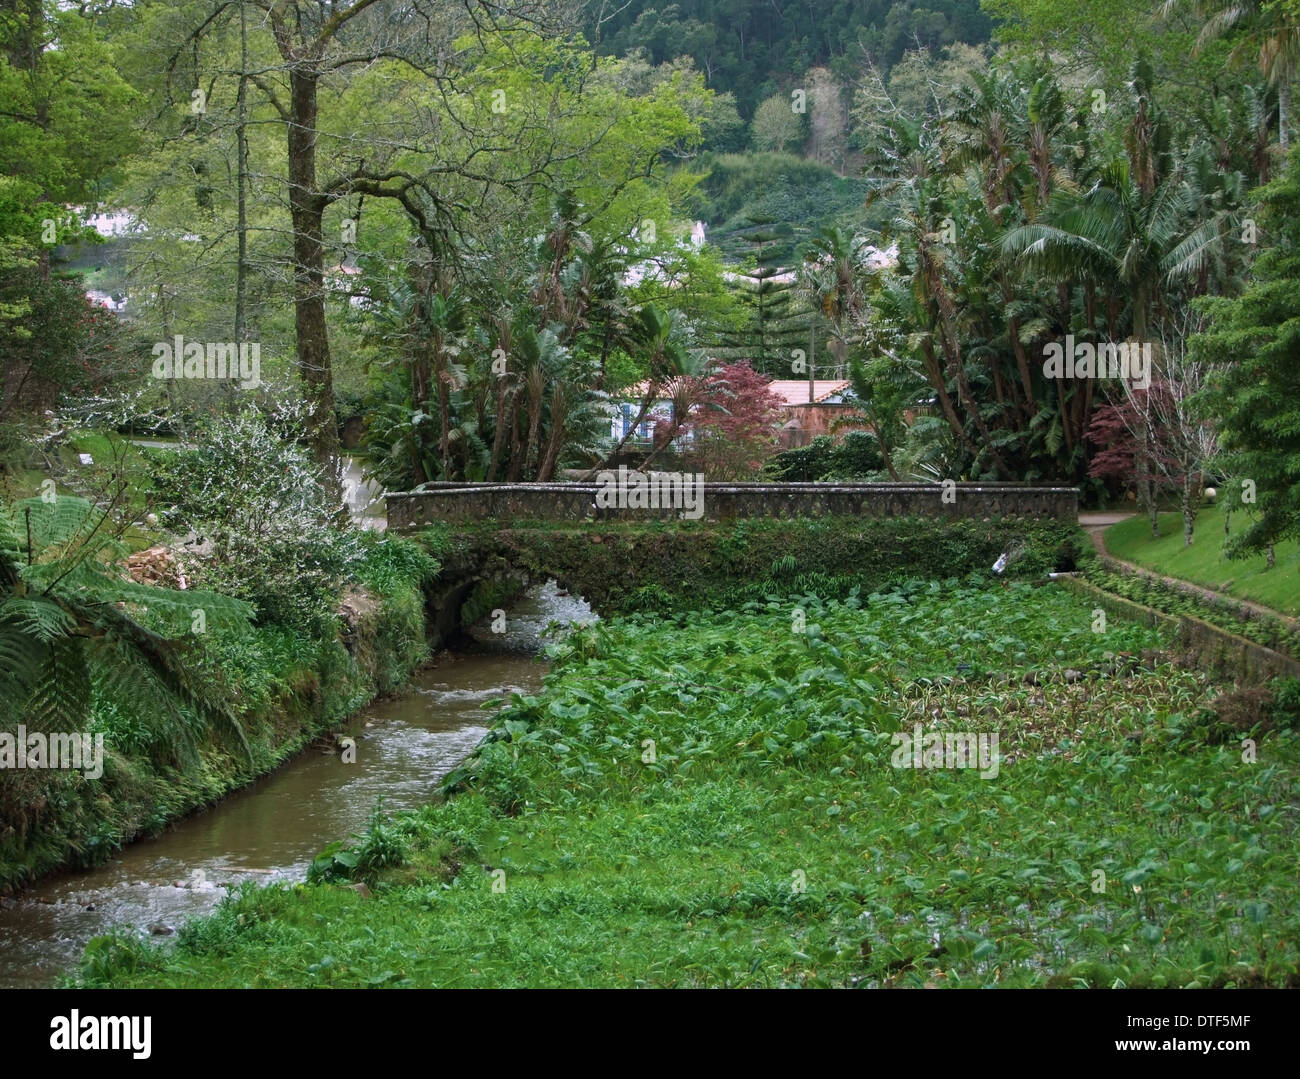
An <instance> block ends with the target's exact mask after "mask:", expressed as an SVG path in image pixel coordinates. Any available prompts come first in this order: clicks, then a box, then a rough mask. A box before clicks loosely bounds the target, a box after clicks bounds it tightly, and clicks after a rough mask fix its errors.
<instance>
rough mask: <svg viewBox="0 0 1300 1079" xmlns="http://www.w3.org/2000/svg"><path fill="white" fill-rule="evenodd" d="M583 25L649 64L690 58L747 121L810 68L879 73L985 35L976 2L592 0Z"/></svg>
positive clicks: (607, 49) (613, 51) (986, 22)
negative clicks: (912, 55)
mask: <svg viewBox="0 0 1300 1079" xmlns="http://www.w3.org/2000/svg"><path fill="white" fill-rule="evenodd" d="M589 12H590V13H589V15H588V21H587V33H588V35H589V36H590V38H591V40H593V41H596V42H598V43H599V48H600V51H601V52H602V53H605V54H610V55H623V54H625V53H628V52H631V51H632V50H634V49H644V50H645V53H646V55H647V57H648V58H649V59H650V60H651V61H652V62H654V63H662V62H664V61H667V60H672V59H675V58H676V57H678V56H690V57H691V58H692V59H694V61H695V65H696V67H698V68H699V69H700V70H701V71H702V72H704V75H705V77H706V79H707V80H708V84H709V86H710V88H712V89H714V90H717V91H719V92H720V93H727V92H730V93H734V94H735V95H736V101H737V103H738V104H739V105H740V107H741V113H742V115H743V116H744V117H745V118H746V119H748V118H749V117H750V116H752V115H753V112H754V109H755V108H756V107H757V106H758V103H759V102H760V101H761V100H762V99H763V98H764V97H766V96H768V95H769V94H771V93H775V92H778V91H780V90H782V89H784V88H785V87H786V86H788V85H790V84H791V80H793V79H796V78H798V77H799V76H801V75H802V74H803V73H804V72H805V71H807V70H808V69H809V68H812V67H817V66H823V65H824V66H827V67H829V68H830V69H831V70H832V71H833V72H835V74H836V75H837V76H839V77H841V78H844V77H848V76H850V75H851V74H852V72H853V71H854V70H855V68H856V66H857V65H858V64H860V63H861V61H862V59H863V58H864V57H868V58H870V59H871V60H872V61H873V62H875V63H876V64H878V65H879V66H880V67H881V68H882V69H883V70H884V71H886V72H887V71H888V70H889V69H890V68H892V67H893V66H894V64H896V63H897V62H898V61H899V60H900V59H902V57H903V54H904V53H905V52H906V51H907V50H909V49H929V50H934V51H938V50H939V49H942V48H943V47H944V46H946V45H951V44H952V43H953V42H957V41H963V42H967V43H970V44H979V43H982V42H985V41H987V40H988V39H989V34H990V31H991V28H992V25H993V23H992V20H991V19H989V17H988V16H987V15H986V14H984V13H983V12H982V11H981V10H980V4H979V0H922V2H920V3H917V2H914V0H904V2H902V3H893V2H891V0H802V2H794V0H769V2H767V3H753V2H751V0H678V2H677V3H664V2H663V0H631V2H630V3H627V4H617V3H614V2H613V0H610V2H607V3H597V4H593V5H592V6H591V8H590V9H589Z"/></svg>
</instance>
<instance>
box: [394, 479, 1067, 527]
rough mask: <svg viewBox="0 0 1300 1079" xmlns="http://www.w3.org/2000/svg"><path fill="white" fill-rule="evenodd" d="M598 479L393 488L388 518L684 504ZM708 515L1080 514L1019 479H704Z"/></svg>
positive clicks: (615, 511)
mask: <svg viewBox="0 0 1300 1079" xmlns="http://www.w3.org/2000/svg"><path fill="white" fill-rule="evenodd" d="M601 490H602V485H601V484H598V483H445V482H435V483H428V484H425V485H424V486H423V487H422V488H421V489H420V490H418V491H405V492H390V493H388V494H387V495H386V496H385V497H386V500H387V503H388V526H389V527H390V528H393V529H397V530H399V531H402V530H408V531H409V530H412V529H419V528H424V527H426V526H428V525H431V524H436V523H439V522H448V523H468V522H475V521H502V522H510V523H512V524H513V523H516V522H520V521H553V522H565V521H567V522H572V523H574V524H581V523H582V522H584V521H593V522H595V521H601V520H614V519H622V520H629V521H634V520H654V519H661V520H672V519H677V518H680V517H682V516H683V512H682V510H681V509H680V508H667V507H665V508H655V509H637V508H611V509H601V508H598V507H597V504H596V503H597V495H598V494H599V493H600V492H601ZM700 508H701V509H702V511H703V519H705V520H708V521H731V520H738V519H743V518H751V517H777V518H787V519H790V518H815V517H861V518H888V517H932V518H941V519H942V518H948V519H954V520H961V519H965V520H980V521H982V520H999V519H1003V518H1011V519H1020V520H1030V521H1043V520H1055V521H1068V522H1071V523H1073V522H1075V521H1077V520H1078V514H1079V491H1078V489H1077V488H1075V487H1047V486H1042V487H1039V486H1029V485H1026V484H1018V483H956V484H948V485H945V484H938V483H931V484H926V483H706V484H703V487H702V498H701V500H700Z"/></svg>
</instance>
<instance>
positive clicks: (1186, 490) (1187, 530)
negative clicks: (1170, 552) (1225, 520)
mask: <svg viewBox="0 0 1300 1079" xmlns="http://www.w3.org/2000/svg"><path fill="white" fill-rule="evenodd" d="M1192 479H1193V476H1192V472H1191V469H1188V470H1187V471H1186V472H1185V473H1184V475H1183V493H1182V500H1181V501H1182V511H1183V546H1184V547H1190V546H1191V545H1192V529H1193V528H1194V527H1195V526H1196V507H1195V506H1194V505H1193V504H1192Z"/></svg>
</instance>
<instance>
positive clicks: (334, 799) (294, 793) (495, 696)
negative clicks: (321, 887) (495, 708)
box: [0, 584, 591, 988]
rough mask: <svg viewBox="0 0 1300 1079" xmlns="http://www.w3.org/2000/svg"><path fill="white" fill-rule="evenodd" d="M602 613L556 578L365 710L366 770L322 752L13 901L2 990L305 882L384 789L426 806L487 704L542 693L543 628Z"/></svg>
mask: <svg viewBox="0 0 1300 1079" xmlns="http://www.w3.org/2000/svg"><path fill="white" fill-rule="evenodd" d="M590 618H591V614H590V611H589V609H588V608H587V607H586V604H584V603H582V601H581V600H577V599H575V598H572V597H567V596H565V595H563V594H560V593H558V592H557V591H556V589H555V586H554V585H553V584H552V585H548V586H547V587H546V588H544V589H539V590H535V591H534V592H532V593H530V594H529V595H527V596H525V597H523V598H522V599H521V600H520V602H519V603H518V604H517V605H516V606H515V607H513V608H512V609H511V611H510V614H509V617H508V618H507V620H506V633H504V634H493V633H491V632H490V630H489V629H487V628H486V627H484V628H481V629H477V630H474V631H473V636H474V637H475V638H476V639H477V640H478V641H479V642H480V643H479V644H477V645H472V646H470V648H469V649H468V650H467V651H462V652H460V653H457V654H456V655H454V656H444V657H443V658H442V659H441V660H440V661H439V662H438V663H437V664H436V665H435V666H434V667H432V668H430V669H429V670H427V671H424V672H421V673H420V674H419V675H417V676H416V678H415V680H414V681H413V683H412V685H411V687H410V690H409V692H407V693H405V694H404V695H402V696H400V697H398V698H395V699H392V700H387V701H382V702H379V703H377V704H375V705H373V706H372V707H370V708H368V709H366V710H365V711H363V712H362V713H360V714H359V715H358V716H356V717H355V718H354V719H353V721H352V722H351V723H350V724H349V728H348V729H349V732H350V733H352V734H353V735H354V736H355V738H356V747H357V751H356V762H355V763H354V764H344V763H342V760H341V758H340V755H339V753H338V752H337V751H334V750H320V749H309V750H307V751H306V752H305V753H303V754H302V755H300V756H299V757H297V758H296V759H295V760H293V761H290V762H289V763H288V764H286V765H285V766H283V767H282V768H280V769H279V770H278V771H277V772H275V773H274V774H272V775H270V776H267V777H265V778H263V779H261V780H259V781H258V782H257V783H255V784H254V785H253V786H251V787H249V788H247V789H246V790H243V791H241V792H239V793H237V794H234V795H232V796H230V797H229V798H227V799H225V800H224V801H223V802H221V803H220V804H219V805H217V806H216V807H214V808H213V809H211V810H208V811H207V812H204V813H200V814H198V815H196V816H194V817H191V818H189V819H188V820H184V821H181V822H179V823H178V824H176V825H174V826H173V827H171V828H170V829H168V830H167V831H166V832H164V833H163V834H162V835H160V836H157V837H156V838H153V839H146V840H142V841H140V842H138V843H134V844H132V845H131V846H129V847H127V848H126V849H124V850H123V851H121V852H119V854H118V855H117V856H116V857H115V858H114V859H113V860H112V861H111V862H109V863H108V864H106V865H104V866H101V867H99V868H97V869H93V870H88V871H84V872H78V873H67V874H62V875H58V876H54V877H47V878H45V879H44V880H42V881H40V882H39V883H37V884H36V885H34V886H33V887H32V888H31V889H30V890H29V891H28V892H26V893H24V894H22V895H20V896H18V897H17V898H16V899H13V900H0V987H9V988H12V987H22V986H46V985H50V984H51V983H52V982H53V981H54V979H55V978H56V977H57V976H58V975H59V974H60V973H61V972H62V971H64V970H66V969H68V968H69V967H73V966H75V965H76V963H77V961H78V960H79V959H80V956H81V952H82V949H83V948H84V946H85V943H86V941H87V940H89V939H90V938H91V937H93V936H96V935H98V934H100V933H104V932H106V931H107V930H109V929H110V928H112V927H114V926H130V927H131V928H132V929H134V930H135V931H136V932H139V933H140V934H142V935H150V934H152V935H155V936H159V937H165V936H166V935H169V934H168V931H169V930H173V931H174V930H175V928H176V927H178V926H179V925H181V924H182V923H183V922H184V920H185V919H186V918H187V917H189V916H191V915H194V914H198V913H202V912H203V911H205V910H208V909H210V908H211V907H212V906H214V905H215V904H216V903H217V902H218V901H219V900H220V899H221V897H222V896H223V895H224V894H225V889H224V888H223V887H222V885H224V884H227V883H230V884H233V883H238V882H239V881H244V880H259V881H269V880H275V879H298V880H300V879H302V878H303V877H304V876H305V874H306V872H307V867H308V866H309V865H310V864H311V860H312V858H313V857H314V856H315V855H316V854H317V853H319V851H320V850H321V848H323V847H324V846H325V845H326V844H327V843H329V842H331V841H333V840H335V839H345V838H347V837H348V836H350V835H351V834H352V833H354V832H357V831H360V830H361V829H363V828H364V826H365V823H366V819H367V817H368V816H369V815H370V812H371V810H372V809H373V808H374V805H375V800H376V798H377V797H378V796H379V795H381V794H382V795H383V796H384V805H385V808H386V809H405V808H413V807H416V806H420V805H423V804H425V803H426V802H427V801H428V800H429V797H430V794H431V792H432V791H433V790H434V789H435V788H436V785H437V781H438V779H439V778H440V777H441V776H443V775H445V774H446V773H447V772H449V771H450V770H451V769H452V768H454V767H455V766H456V765H457V764H458V763H460V761H462V760H463V759H464V758H465V757H466V756H467V755H468V754H469V753H470V752H471V750H473V748H474V746H475V745H476V744H477V743H478V741H479V740H480V739H481V738H482V737H483V735H484V734H485V733H486V732H487V724H488V723H489V722H490V721H491V714H492V709H491V708H490V707H486V706H489V705H491V704H492V702H495V701H500V700H502V699H503V698H505V697H508V696H509V694H510V693H512V692H521V693H528V692H533V691H535V690H536V689H537V688H538V686H539V685H540V683H541V679H542V676H543V674H544V673H545V666H544V665H543V664H542V663H540V662H538V660H537V658H536V651H537V649H538V647H539V644H540V636H541V633H542V630H543V629H544V627H545V626H546V625H547V624H548V623H550V622H551V621H560V622H583V621H588V620H589V619H590Z"/></svg>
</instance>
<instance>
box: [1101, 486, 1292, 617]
mask: <svg viewBox="0 0 1300 1079" xmlns="http://www.w3.org/2000/svg"><path fill="white" fill-rule="evenodd" d="M1233 524H1234V527H1236V526H1237V525H1242V526H1243V527H1244V521H1243V518H1241V517H1240V516H1236V517H1235V518H1234V521H1233ZM1223 543H1224V535H1223V510H1222V509H1221V508H1220V507H1218V506H1208V507H1205V508H1203V509H1202V510H1201V512H1200V513H1199V514H1198V515H1197V517H1196V532H1195V535H1194V537H1193V542H1192V545H1191V547H1185V546H1183V523H1182V517H1181V516H1180V515H1179V514H1177V513H1162V514H1161V515H1160V538H1159V539H1155V540H1153V539H1152V538H1151V529H1150V526H1149V525H1148V523H1147V519H1146V518H1145V517H1143V516H1140V515H1139V516H1137V517H1130V518H1129V519H1128V520H1126V521H1120V522H1119V524H1116V525H1111V527H1110V528H1108V529H1106V548H1107V549H1108V550H1109V551H1110V553H1111V554H1113V555H1114V556H1115V557H1116V558H1122V559H1124V560H1125V561H1126V562H1133V563H1135V564H1136V565H1139V566H1143V567H1144V568H1146V569H1150V570H1154V571H1155V572H1157V573H1163V574H1165V575H1166V576H1169V577H1180V578H1182V579H1183V580H1185V581H1192V582H1194V583H1196V584H1200V585H1205V586H1206V587H1208V588H1214V589H1218V588H1220V586H1221V585H1223V584H1225V583H1226V582H1231V584H1230V585H1229V587H1228V588H1226V589H1224V591H1225V592H1226V593H1227V594H1228V595H1230V596H1236V597H1237V598H1238V599H1249V600H1253V601H1254V602H1256V603H1261V604H1263V605H1264V606H1265V607H1271V608H1273V610H1275V611H1281V612H1282V613H1283V614H1290V615H1300V543H1296V542H1294V541H1288V542H1286V543H1282V544H1279V545H1278V547H1277V551H1276V553H1277V565H1275V566H1274V567H1273V568H1272V569H1268V568H1266V566H1265V565H1264V556H1263V555H1262V554H1260V555H1251V556H1250V557H1249V558H1245V559H1240V560H1236V561H1229V560H1228V559H1227V558H1226V557H1224V554H1223Z"/></svg>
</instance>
